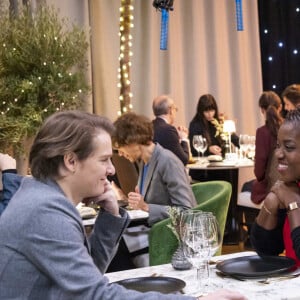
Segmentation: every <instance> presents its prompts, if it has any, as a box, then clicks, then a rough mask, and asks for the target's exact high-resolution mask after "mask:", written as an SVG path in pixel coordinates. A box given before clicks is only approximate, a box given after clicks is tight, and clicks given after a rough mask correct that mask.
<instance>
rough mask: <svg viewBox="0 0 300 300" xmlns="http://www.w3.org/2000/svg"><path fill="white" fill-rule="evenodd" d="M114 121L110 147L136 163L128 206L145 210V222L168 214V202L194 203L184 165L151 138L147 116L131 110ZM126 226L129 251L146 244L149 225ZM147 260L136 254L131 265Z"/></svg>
mask: <svg viewBox="0 0 300 300" xmlns="http://www.w3.org/2000/svg"><path fill="white" fill-rule="evenodd" d="M114 125H115V127H116V130H115V132H114V134H113V136H112V141H113V147H114V148H116V149H118V153H119V155H121V156H124V157H126V158H127V159H129V160H130V161H131V162H139V163H140V170H139V178H138V183H137V186H136V188H135V191H132V192H130V193H129V194H128V203H129V207H130V208H132V209H141V210H144V211H146V212H149V219H148V224H149V226H152V225H153V224H154V223H156V222H158V221H161V220H163V219H165V218H168V217H169V214H168V207H169V206H177V207H181V208H182V209H189V208H192V207H194V206H195V205H196V200H195V197H194V194H193V192H192V189H191V186H190V183H189V178H188V176H187V174H186V171H185V168H184V165H183V164H182V163H181V162H180V160H179V158H178V157H177V156H176V155H175V154H174V153H172V152H171V151H169V150H167V149H164V148H163V147H161V146H160V144H155V143H154V142H153V124H152V122H151V120H149V119H148V118H146V117H144V116H141V115H137V114H135V113H126V114H124V115H122V116H121V117H119V118H118V119H117V120H116V121H115V122H114ZM129 230H132V229H131V228H130V229H128V230H127V231H126V233H125V234H124V235H123V237H124V240H125V242H126V245H127V247H129V248H130V249H129V251H130V252H131V253H132V252H133V251H138V250H140V249H142V248H147V247H148V231H149V228H148V230H147V229H146V228H145V226H143V228H141V229H138V230H139V232H140V234H137V233H136V232H134V233H130V232H129ZM137 235H139V238H137ZM142 240H144V242H143V241H142ZM130 242H136V243H143V244H144V246H143V247H141V248H140V244H139V245H131V246H129V243H130ZM147 252H148V251H147ZM147 252H146V253H147ZM132 255H133V256H134V254H133V253H132ZM139 260H140V261H139ZM148 260H149V258H148V255H144V256H138V257H136V258H135V259H134V262H135V266H145V265H148V264H149V261H148Z"/></svg>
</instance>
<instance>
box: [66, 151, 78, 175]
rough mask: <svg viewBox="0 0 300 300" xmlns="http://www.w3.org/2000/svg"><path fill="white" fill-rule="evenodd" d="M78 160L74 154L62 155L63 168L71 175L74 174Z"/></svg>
mask: <svg viewBox="0 0 300 300" xmlns="http://www.w3.org/2000/svg"><path fill="white" fill-rule="evenodd" d="M77 162H78V158H77V155H76V154H75V153H74V152H68V153H66V154H65V155H64V164H65V168H66V169H67V170H69V171H70V172H72V173H75V171H76V167H77Z"/></svg>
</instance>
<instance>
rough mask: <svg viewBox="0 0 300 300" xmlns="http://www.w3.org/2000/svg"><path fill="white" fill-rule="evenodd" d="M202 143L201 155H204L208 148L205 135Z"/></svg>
mask: <svg viewBox="0 0 300 300" xmlns="http://www.w3.org/2000/svg"><path fill="white" fill-rule="evenodd" d="M200 145H201V147H200V152H201V156H202V157H204V152H205V151H206V149H207V140H206V138H205V137H202V142H201V144H200Z"/></svg>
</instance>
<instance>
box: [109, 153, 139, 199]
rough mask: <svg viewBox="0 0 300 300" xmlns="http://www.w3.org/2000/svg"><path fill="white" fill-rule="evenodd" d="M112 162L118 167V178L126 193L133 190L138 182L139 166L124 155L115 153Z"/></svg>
mask: <svg viewBox="0 0 300 300" xmlns="http://www.w3.org/2000/svg"><path fill="white" fill-rule="evenodd" d="M111 160H112V163H113V165H114V167H115V169H116V175H117V179H118V181H119V184H120V188H121V190H122V191H123V192H124V194H125V195H128V193H129V192H133V191H134V189H135V187H136V185H137V182H138V177H139V173H138V167H137V166H136V165H135V164H134V163H132V162H131V161H129V160H128V159H126V158H125V157H123V156H119V155H118V154H117V153H115V152H114V153H113V156H112V159H111Z"/></svg>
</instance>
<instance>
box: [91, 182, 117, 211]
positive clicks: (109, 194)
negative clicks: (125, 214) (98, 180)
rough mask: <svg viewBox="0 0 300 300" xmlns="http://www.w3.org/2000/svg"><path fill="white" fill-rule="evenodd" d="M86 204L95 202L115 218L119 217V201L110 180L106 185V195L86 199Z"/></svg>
mask: <svg viewBox="0 0 300 300" xmlns="http://www.w3.org/2000/svg"><path fill="white" fill-rule="evenodd" d="M85 202H88V203H90V202H94V203H96V204H98V205H100V206H101V208H103V209H104V210H105V211H107V212H110V213H111V214H113V215H115V216H119V204H118V199H117V197H116V194H115V192H114V191H113V189H112V186H111V184H110V182H109V181H108V180H107V181H106V183H105V189H104V193H103V194H102V195H101V196H98V197H92V198H88V199H85Z"/></svg>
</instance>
